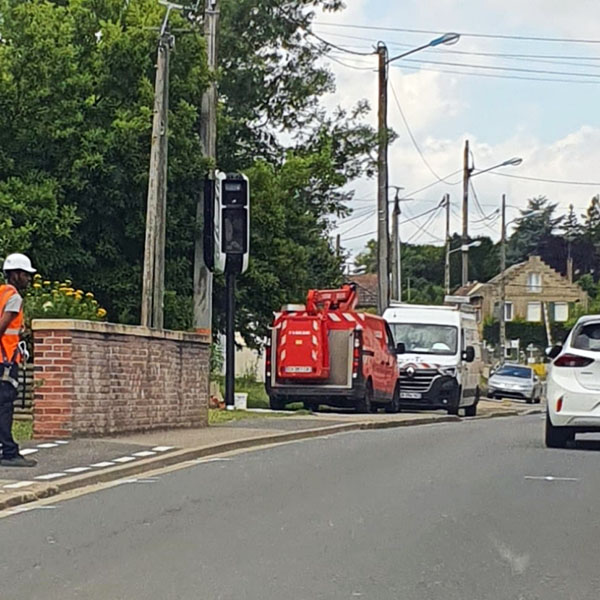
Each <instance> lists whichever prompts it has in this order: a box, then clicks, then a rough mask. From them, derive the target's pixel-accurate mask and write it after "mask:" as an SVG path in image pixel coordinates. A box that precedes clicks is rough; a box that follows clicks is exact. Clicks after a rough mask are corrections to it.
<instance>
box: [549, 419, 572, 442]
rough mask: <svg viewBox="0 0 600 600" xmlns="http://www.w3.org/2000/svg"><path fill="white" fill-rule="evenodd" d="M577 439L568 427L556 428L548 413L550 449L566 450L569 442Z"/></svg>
mask: <svg viewBox="0 0 600 600" xmlns="http://www.w3.org/2000/svg"><path fill="white" fill-rule="evenodd" d="M574 439H575V434H574V433H572V432H571V431H569V429H568V428H567V427H555V426H554V425H552V421H550V415H549V414H548V413H546V446H547V447H548V448H564V447H565V446H566V445H567V442H569V441H572V440H574Z"/></svg>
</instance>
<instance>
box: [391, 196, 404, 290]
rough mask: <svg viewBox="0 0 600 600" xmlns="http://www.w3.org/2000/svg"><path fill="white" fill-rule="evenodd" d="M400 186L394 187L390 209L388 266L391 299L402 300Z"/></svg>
mask: <svg viewBox="0 0 600 600" xmlns="http://www.w3.org/2000/svg"><path fill="white" fill-rule="evenodd" d="M399 195H400V188H396V197H395V198H394V209H393V211H392V252H391V260H390V268H391V270H392V292H391V296H392V299H393V300H397V301H398V302H402V254H401V252H400V214H401V210H400V198H399Z"/></svg>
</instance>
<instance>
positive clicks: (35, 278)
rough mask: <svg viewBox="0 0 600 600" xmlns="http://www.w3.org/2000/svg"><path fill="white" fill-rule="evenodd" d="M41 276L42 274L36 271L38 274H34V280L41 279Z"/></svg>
mask: <svg viewBox="0 0 600 600" xmlns="http://www.w3.org/2000/svg"><path fill="white" fill-rule="evenodd" d="M41 278H42V276H41V275H40V274H39V273H36V274H35V275H34V276H33V280H34V281H37V280H38V279H41Z"/></svg>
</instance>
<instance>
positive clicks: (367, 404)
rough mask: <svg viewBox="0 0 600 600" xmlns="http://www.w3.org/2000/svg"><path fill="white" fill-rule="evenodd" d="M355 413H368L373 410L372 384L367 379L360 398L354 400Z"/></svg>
mask: <svg viewBox="0 0 600 600" xmlns="http://www.w3.org/2000/svg"><path fill="white" fill-rule="evenodd" d="M356 412H357V413H370V412H373V384H372V383H371V381H367V385H366V386H365V393H364V395H363V397H362V398H359V399H358V400H357V402H356Z"/></svg>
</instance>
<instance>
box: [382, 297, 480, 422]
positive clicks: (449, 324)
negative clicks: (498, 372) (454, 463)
mask: <svg viewBox="0 0 600 600" xmlns="http://www.w3.org/2000/svg"><path fill="white" fill-rule="evenodd" d="M383 317H384V319H385V320H386V321H387V322H388V323H389V325H390V328H391V330H392V334H393V336H394V339H395V340H396V341H397V342H399V343H402V344H404V350H405V351H404V353H403V354H399V355H398V366H399V376H400V379H399V380H400V407H401V408H409V409H440V408H442V409H445V410H447V411H448V413H449V414H453V415H456V414H458V411H459V409H461V408H462V409H464V412H465V415H466V416H475V415H476V414H477V404H478V402H479V398H480V395H481V392H480V387H479V381H480V377H481V371H482V360H481V344H480V340H479V332H478V329H477V322H476V319H475V313H474V312H473V311H472V309H471V307H470V306H464V305H455V306H423V305H416V304H397V305H392V306H391V307H390V308H388V309H387V310H386V311H385V313H384V315H383Z"/></svg>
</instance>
